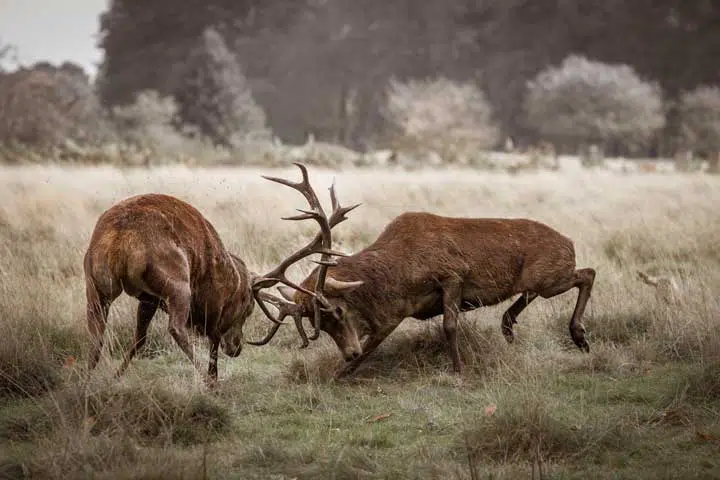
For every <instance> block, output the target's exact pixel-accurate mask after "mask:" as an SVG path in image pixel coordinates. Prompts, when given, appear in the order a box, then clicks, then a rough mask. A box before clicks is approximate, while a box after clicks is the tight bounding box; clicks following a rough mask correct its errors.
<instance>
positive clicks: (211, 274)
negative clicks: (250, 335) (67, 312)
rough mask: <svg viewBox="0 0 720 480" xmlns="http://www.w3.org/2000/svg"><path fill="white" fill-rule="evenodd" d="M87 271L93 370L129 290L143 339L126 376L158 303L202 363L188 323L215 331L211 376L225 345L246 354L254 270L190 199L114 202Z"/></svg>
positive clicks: (100, 224)
mask: <svg viewBox="0 0 720 480" xmlns="http://www.w3.org/2000/svg"><path fill="white" fill-rule="evenodd" d="M84 271H85V289H86V296H87V323H88V329H89V332H90V336H91V343H92V344H91V350H90V357H89V360H88V367H89V369H90V370H92V369H93V368H95V366H96V365H97V363H98V360H99V358H100V353H101V351H102V347H103V337H104V333H105V325H106V322H107V317H108V311H109V308H110V305H111V304H112V302H113V301H114V300H115V299H116V298H117V297H118V296H120V294H122V293H123V292H125V293H126V294H128V295H130V296H132V297H134V298H136V299H138V300H139V304H138V307H137V317H136V322H137V323H136V329H135V340H134V342H133V344H132V346H131V347H130V349H129V350H128V351H127V353H126V355H125V358H124V360H123V362H122V365H121V366H120V368H119V370H118V371H117V375H118V376H121V375H122V374H123V373H124V372H125V370H126V369H127V367H128V365H129V363H130V361H131V360H132V358H133V357H134V356H135V354H136V353H137V352H138V351H139V350H140V349H141V348H142V347H143V345H144V344H145V340H146V337H147V332H148V327H149V326H150V322H151V320H152V318H153V316H154V315H155V313H156V311H157V309H158V308H160V309H162V310H163V311H165V312H166V313H168V315H169V325H168V329H169V331H170V334H171V335H172V337H173V339H174V340H175V342H176V343H177V344H178V346H180V348H181V349H182V351H183V352H185V354H186V355H187V357H188V358H189V359H190V361H191V362H192V363H193V364H194V365H195V367H196V368H197V369H199V370H200V369H201V366H200V364H199V363H198V361H197V359H196V357H195V353H194V351H193V348H192V345H191V343H190V339H189V336H188V330H189V329H194V330H195V331H196V332H198V333H199V334H201V335H204V336H206V337H207V338H208V340H209V343H210V363H209V366H208V370H207V377H206V381H207V382H208V383H209V384H211V385H212V384H214V383H215V382H216V381H217V360H218V348H220V347H221V348H222V350H223V352H224V353H225V354H226V355H228V356H230V357H237V356H238V355H239V354H240V352H241V350H242V343H243V335H242V327H243V324H244V322H245V319H246V318H247V317H248V316H249V315H250V314H251V313H252V311H253V307H254V301H253V295H252V291H251V288H250V283H251V274H250V273H249V272H248V270H247V268H246V266H245V263H244V262H243V261H242V260H241V259H240V258H238V257H237V256H235V255H233V254H231V253H229V252H228V251H227V250H226V249H225V247H224V246H223V243H222V241H221V240H220V237H219V236H218V233H217V232H216V230H215V228H214V227H213V226H212V224H211V223H210V222H209V221H208V220H207V219H206V218H205V217H203V215H202V214H201V213H200V212H199V211H198V210H197V209H195V208H194V207H193V206H191V205H189V204H188V203H185V202H183V201H182V200H179V199H177V198H174V197H171V196H168V195H160V194H147V195H139V196H135V197H131V198H128V199H126V200H123V201H121V202H120V203H118V204H116V205H114V206H113V207H111V208H110V209H109V210H107V211H106V212H105V213H103V214H102V215H101V216H100V218H99V219H98V221H97V224H96V225H95V229H94V231H93V233H92V237H91V239H90V245H89V246H88V249H87V252H86V254H85V258H84Z"/></svg>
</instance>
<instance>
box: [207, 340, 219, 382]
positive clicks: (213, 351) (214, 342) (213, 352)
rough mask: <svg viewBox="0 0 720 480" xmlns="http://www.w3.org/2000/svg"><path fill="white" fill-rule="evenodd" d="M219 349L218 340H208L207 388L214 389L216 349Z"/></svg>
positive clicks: (216, 362)
mask: <svg viewBox="0 0 720 480" xmlns="http://www.w3.org/2000/svg"><path fill="white" fill-rule="evenodd" d="M219 347H220V339H219V338H211V339H210V363H209V365H208V376H207V383H208V386H209V387H211V388H212V387H214V386H215V384H216V383H217V377H218V367H217V364H218V349H219Z"/></svg>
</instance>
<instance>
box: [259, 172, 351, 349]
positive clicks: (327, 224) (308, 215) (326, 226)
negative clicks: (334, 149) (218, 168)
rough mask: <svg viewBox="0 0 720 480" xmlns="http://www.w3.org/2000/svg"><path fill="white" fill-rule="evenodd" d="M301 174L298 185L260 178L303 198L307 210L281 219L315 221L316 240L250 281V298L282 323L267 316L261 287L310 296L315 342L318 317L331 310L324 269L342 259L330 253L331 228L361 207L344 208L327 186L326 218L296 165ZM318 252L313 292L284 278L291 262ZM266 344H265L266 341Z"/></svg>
mask: <svg viewBox="0 0 720 480" xmlns="http://www.w3.org/2000/svg"><path fill="white" fill-rule="evenodd" d="M294 165H296V166H297V167H298V168H299V169H300V172H301V173H302V180H301V181H300V182H291V181H289V180H285V179H283V178H276V177H266V176H263V178H266V179H267V180H270V181H272V182H276V183H280V184H282V185H286V186H288V187H290V188H292V189H294V190H297V191H298V192H300V193H302V195H303V196H304V197H305V199H306V200H307V201H308V204H310V209H309V210H303V209H298V211H299V212H300V215H295V216H293V217H283V220H315V221H316V222H317V223H318V225H319V226H320V232H318V234H317V235H315V238H313V239H312V241H310V243H308V244H307V245H305V246H304V247H303V248H301V249H300V250H298V251H297V252H295V253H294V254H292V255H290V256H289V257H288V258H286V259H285V260H283V261H282V262H281V263H280V265H278V266H277V267H276V268H275V269H274V270H272V271H271V272H269V273H267V274H265V275H263V276H261V277H258V278H256V279H255V280H254V281H253V287H252V289H253V296H254V297H255V300H256V301H257V302H258V304H259V305H260V308H261V309H262V311H263V313H265V315H266V316H267V317H268V318H269V319H270V320H272V321H273V322H275V323H276V324H278V326H279V325H280V324H282V321H281V320H282V318H284V317H282V318H281V319H280V320H278V319H277V318H275V317H273V315H272V314H271V313H270V311H269V310H268V308H267V305H265V303H264V302H263V298H262V296H261V295H260V290H261V289H263V288H269V287H272V286H274V285H276V284H278V283H283V284H285V285H287V286H289V287H291V288H294V289H296V290H299V291H301V292H303V293H305V294H307V295H310V296H312V297H313V301H314V303H315V308H314V310H315V318H314V319H313V320H314V321H313V325H314V327H315V331H314V332H313V335H312V336H311V337H310V339H311V340H315V339H317V338H318V337H319V335H320V328H319V327H320V318H321V314H322V311H323V310H327V309H329V308H330V304H329V303H328V301H327V299H326V298H325V296H324V295H323V288H324V286H325V279H326V278H327V269H328V267H331V266H333V265H336V262H335V261H334V260H333V259H332V257H333V256H345V254H344V253H342V252H336V251H334V250H332V232H331V230H332V228H333V227H334V226H335V225H337V224H339V223H341V222H343V221H345V220H347V217H346V215H347V214H348V212H350V211H351V210H354V209H355V208H357V207H359V206H360V204H356V205H352V206H350V207H343V206H341V205H340V203H339V202H338V200H337V196H336V194H335V185H331V186H330V199H331V201H332V208H333V211H332V213H331V214H330V218H328V217H327V215H326V214H325V211H324V210H323V208H322V205H321V204H320V201H319V200H318V197H317V195H316V194H315V191H314V190H313V188H312V186H311V185H310V180H309V178H308V172H307V168H305V165H303V164H301V163H295V164H294ZM316 253H319V254H321V255H322V256H321V258H320V260H319V261H316V262H315V263H317V264H319V265H320V268H319V269H318V276H317V282H316V284H315V291H314V292H313V291H310V290H308V289H306V288H304V287H302V286H300V285H298V284H296V283H294V282H292V281H290V280H289V279H288V278H287V276H286V273H285V272H286V271H287V269H288V268H289V267H290V266H291V265H292V264H294V263H296V262H298V261H299V260H302V259H303V258H305V257H308V256H310V255H313V254H316ZM275 299H276V300H279V299H278V298H277V297H275ZM265 300H268V301H269V302H270V303H273V304H274V305H275V306H276V307H277V306H278V303H277V301H275V302H273V301H270V299H269V297H265ZM280 312H281V313H282V309H281V308H280ZM295 324H296V326H298V331H299V332H300V336H301V337H303V338H305V332H304V330H303V328H302V322H301V321H296V322H295ZM276 331H277V328H274V329H273V330H272V331H271V334H269V338H268V337H266V339H267V341H269V339H270V338H272V335H274V333H275V332H276ZM265 343H267V342H265ZM303 343H304V341H303Z"/></svg>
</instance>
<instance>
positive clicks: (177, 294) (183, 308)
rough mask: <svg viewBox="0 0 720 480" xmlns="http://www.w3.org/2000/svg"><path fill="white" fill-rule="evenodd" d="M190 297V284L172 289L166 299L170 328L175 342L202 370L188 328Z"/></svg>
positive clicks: (197, 367)
mask: <svg viewBox="0 0 720 480" xmlns="http://www.w3.org/2000/svg"><path fill="white" fill-rule="evenodd" d="M190 299H191V294H190V285H188V284H182V285H178V286H177V287H175V288H173V289H172V291H171V293H170V294H169V295H168V297H167V300H166V302H167V306H168V314H169V316H170V322H169V324H168V330H169V331H170V335H172V337H173V339H174V340H175V343H177V344H178V346H179V347H180V349H181V350H182V351H183V352H185V355H186V356H187V357H188V359H190V361H191V362H192V364H193V365H195V368H196V369H198V370H200V371H201V370H202V367H201V365H200V364H199V363H198V361H197V358H196V357H195V351H194V350H193V348H192V344H191V342H190V336H189V335H188V330H187V323H188V318H189V316H190Z"/></svg>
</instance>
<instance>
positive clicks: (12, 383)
mask: <svg viewBox="0 0 720 480" xmlns="http://www.w3.org/2000/svg"><path fill="white" fill-rule="evenodd" d="M262 173H267V172H261V171H259V170H231V169H228V170H192V169H186V168H182V167H168V168H158V169H151V170H116V169H112V168H87V169H69V168H68V169H62V168H54V167H22V168H0V338H1V339H2V342H1V343H0V478H23V477H24V476H25V477H27V476H31V477H34V478H63V479H67V478H128V479H129V478H144V479H151V478H188V479H194V478H218V479H219V478H275V479H290V478H302V479H306V478H334V479H343V478H442V479H446V478H461V479H475V478H493V479H515V478H563V479H564V478H583V479H587V478H627V479H637V478H652V479H659V478H668V479H669V478H683V479H685V478H720V299H719V298H718V292H719V291H720V212H719V210H718V206H719V205H720V177H717V176H715V177H713V176H706V175H701V174H687V175H681V174H667V175H665V174H645V175H642V174H631V175H621V174H614V173H611V172H600V171H577V172H572V173H563V172H562V171H559V172H536V173H527V174H521V175H515V176H511V175H507V174H499V173H498V174H493V173H477V172H472V171H443V172H413V173H407V172H396V173H392V172H380V171H375V172H368V171H358V172H344V173H331V172H328V171H320V170H317V169H315V170H312V171H311V180H312V181H313V183H314V185H315V187H316V189H317V190H318V192H319V193H322V194H323V196H324V197H325V198H323V201H326V200H327V197H326V195H325V193H326V190H325V188H326V187H327V186H329V184H330V182H331V181H332V178H333V177H336V186H337V190H338V194H339V197H340V200H341V201H342V202H343V203H345V204H349V203H355V202H362V203H363V206H362V207H360V208H359V209H357V210H356V211H354V212H353V213H352V214H351V218H350V220H349V221H348V222H346V223H343V224H342V225H341V226H339V227H338V228H337V229H336V230H337V231H336V233H335V238H336V239H337V247H338V248H340V249H342V250H344V251H349V252H353V251H358V250H359V249H361V248H362V247H363V246H365V245H367V244H368V243H369V242H370V241H371V240H372V239H373V238H374V237H375V236H376V235H377V234H378V233H379V232H380V231H381V229H382V228H383V226H384V225H385V224H386V223H387V222H388V221H389V220H390V219H392V218H393V217H394V216H396V215H397V214H399V213H401V212H403V211H407V210H428V211H433V212H436V213H441V214H448V215H453V216H505V217H530V218H534V219H537V220H541V221H545V222H547V223H549V224H550V225H552V226H553V227H555V228H557V229H559V230H560V231H561V232H563V233H565V234H566V235H568V236H570V237H571V238H573V239H574V241H575V245H576V251H577V256H578V266H579V267H593V268H595V269H596V270H597V278H596V282H595V288H594V291H593V296H592V299H591V302H590V304H589V307H588V309H587V311H586V317H585V326H586V327H587V330H588V332H589V335H588V338H589V340H590V344H591V352H590V353H589V354H583V353H582V352H580V351H579V350H578V349H577V348H575V347H574V346H573V345H572V342H571V340H570V337H569V334H568V330H567V322H568V320H569V317H570V313H571V312H572V308H573V306H574V302H575V299H576V293H575V292H574V291H573V292H568V293H566V294H564V295H561V296H559V297H556V298H553V299H550V300H542V299H540V300H538V301H536V302H534V303H533V304H532V305H531V306H530V307H528V308H527V309H526V310H525V311H524V312H523V314H522V315H521V316H520V318H519V324H518V325H517V327H516V333H517V335H518V341H517V342H515V343H514V344H512V345H508V344H506V342H505V340H504V338H503V336H502V334H501V331H500V317H501V314H502V312H503V311H504V309H505V308H507V306H508V304H509V303H505V304H501V305H499V306H496V307H488V308H484V309H480V310H476V311H474V312H471V313H468V314H465V315H464V317H463V320H462V321H461V326H462V328H461V335H460V342H461V350H462V355H463V357H464V361H465V363H466V365H467V369H466V371H465V372H464V373H463V374H462V375H461V376H456V375H454V374H452V365H451V361H450V359H449V357H448V355H447V354H446V352H445V349H444V337H443V334H442V329H441V327H440V322H439V319H432V320H429V321H425V322H421V321H417V320H412V319H408V320H405V323H403V325H402V326H401V327H400V329H398V331H396V332H395V333H393V334H392V335H391V336H390V337H389V338H388V339H387V340H386V342H385V343H384V344H383V345H382V346H381V348H380V349H379V350H378V351H377V352H375V354H374V355H373V356H372V357H370V358H369V359H368V361H367V364H365V365H364V367H363V368H361V369H360V370H359V371H358V372H357V374H356V375H355V376H353V377H352V378H350V379H348V380H344V381H341V382H335V381H333V380H332V373H333V370H334V369H335V368H337V367H338V366H339V365H340V363H341V360H340V355H339V353H338V352H337V351H336V347H335V346H334V344H332V342H331V341H330V339H329V338H328V337H327V336H326V335H323V336H322V337H321V339H320V340H318V341H317V342H314V343H313V344H312V345H311V346H310V347H309V348H308V349H306V350H300V349H298V346H299V345H300V340H299V338H298V336H297V334H296V332H295V330H294V328H293V327H291V326H286V327H283V328H282V329H281V331H280V333H279V334H278V335H277V336H276V338H275V339H274V340H273V341H272V342H271V343H270V344H269V345H267V346H265V347H252V346H246V348H245V350H244V352H243V353H242V355H241V356H240V357H238V358H237V359H229V358H227V357H222V358H221V361H220V382H219V386H218V388H217V391H215V392H208V391H207V390H206V389H205V387H204V386H203V383H202V379H201V378H200V377H199V376H198V375H197V374H196V373H195V372H194V370H193V368H192V366H191V364H190V362H188V361H187V359H186V358H185V357H184V355H183V354H182V353H181V352H180V350H179V348H178V347H177V346H176V345H174V344H173V343H172V340H171V339H170V336H169V335H168V334H167V332H166V327H167V318H166V316H165V315H164V314H162V313H159V314H158V316H157V317H156V318H155V321H154V323H153V325H152V328H151V334H150V340H149V344H148V346H147V348H146V350H145V351H144V353H143V354H142V355H140V356H139V358H137V359H136V360H135V361H134V363H133V364H132V365H131V368H130V369H129V370H128V373H127V374H126V376H125V377H124V378H123V379H121V380H119V381H118V380H116V379H115V378H114V377H113V371H114V368H115V366H116V365H117V364H118V363H119V358H120V351H121V350H120V349H121V348H124V346H125V345H127V344H128V343H129V342H130V341H131V339H132V331H133V328H134V315H135V305H136V302H135V301H134V300H130V299H128V298H127V297H125V296H123V297H121V298H120V299H119V300H118V301H117V302H116V303H115V304H114V305H113V308H112V310H111V314H110V323H109V329H110V332H109V333H110V337H111V339H112V341H111V342H110V345H109V346H108V347H106V350H105V353H106V356H105V358H104V360H103V361H102V363H101V365H100V367H99V368H98V370H96V371H95V372H93V374H92V375H91V376H89V377H88V375H87V374H86V373H85V372H84V364H85V352H86V351H87V337H86V333H85V318H84V311H85V305H84V284H83V273H82V255H83V253H84V250H85V248H86V245H87V242H88V239H89V235H90V232H91V231H92V228H93V226H94V223H95V221H96V219H97V217H98V216H99V215H100V213H101V212H102V211H104V210H105V209H107V208H108V207H110V206H111V205H112V204H113V203H114V202H116V201H118V200H120V199H122V198H124V197H127V196H130V195H132V194H137V193H143V192H151V191H154V192H164V193H169V194H174V195H177V196H180V197H181V198H183V199H185V200H187V201H189V202H191V203H192V204H194V205H195V206H196V207H198V208H199V209H200V211H202V212H203V213H204V214H205V215H206V216H207V217H208V218H209V219H210V221H211V222H213V224H214V225H215V226H216V228H217V230H218V231H219V232H220V235H221V237H222V238H223V240H224V242H225V244H226V246H227V247H228V248H229V249H230V250H231V251H233V252H234V253H236V254H238V255H240V256H241V257H243V258H244V259H245V260H246V262H247V263H248V265H249V267H250V268H251V269H253V270H255V271H266V270H268V269H269V268H271V267H272V266H274V264H275V263H276V262H277V261H279V260H280V259H281V258H283V257H284V256H285V255H287V254H289V253H290V252H292V251H294V249H296V248H297V247H298V246H300V245H301V244H302V243H304V242H306V241H307V239H308V238H309V237H310V236H312V235H314V233H315V230H314V228H315V227H314V225H312V224H311V222H305V223H307V224H304V223H300V224H298V223H292V222H284V221H281V220H280V219H279V218H280V217H281V216H285V215H288V214H291V213H292V212H293V209H294V208H297V207H304V204H303V199H302V198H301V197H300V195H298V194H297V193H295V192H292V191H291V190H289V189H287V188H284V187H282V186H278V185H275V184H272V183H270V182H267V181H265V180H263V179H261V178H260V174H262ZM274 174H276V175H283V176H288V177H290V176H296V175H297V172H296V171H295V170H283V171H281V172H275V173H274ZM481 242H482V239H478V244H479V245H480V244H481ZM479 248H480V247H479ZM398 261H400V260H399V259H398ZM309 268H310V267H309V264H308V263H305V264H302V265H300V266H299V267H298V268H297V269H296V271H295V272H294V275H295V278H300V277H301V276H302V274H303V273H306V272H307V271H308V270H309ZM637 270H643V271H645V272H647V273H650V274H655V275H666V276H670V277H672V278H674V280H675V282H676V283H677V286H678V291H677V303H675V304H669V305H668V304H665V303H663V302H660V301H658V300H657V299H656V296H655V290H654V289H653V288H652V287H650V286H648V285H645V284H644V283H641V282H640V281H639V280H638V279H637V274H636V271H637ZM268 327H269V322H268V321H267V320H266V319H264V318H263V317H262V314H261V313H260V311H259V309H256V312H255V313H254V314H253V316H252V317H251V318H250V319H249V320H248V322H247V324H246V328H245V331H246V337H248V338H250V337H252V338H258V337H260V336H261V335H262V334H263V333H264V332H265V330H266V329H267V328H268ZM198 348H201V349H204V343H201V342H199V341H198ZM202 355H203V361H206V360H205V359H206V358H207V357H205V356H204V355H206V350H203V353H202Z"/></svg>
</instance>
